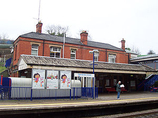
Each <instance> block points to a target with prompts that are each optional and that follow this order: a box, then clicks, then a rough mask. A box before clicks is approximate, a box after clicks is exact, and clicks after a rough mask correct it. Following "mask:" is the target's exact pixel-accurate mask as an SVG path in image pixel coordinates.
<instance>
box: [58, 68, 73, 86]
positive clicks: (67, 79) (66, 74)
mask: <svg viewBox="0 0 158 118" xmlns="http://www.w3.org/2000/svg"><path fill="white" fill-rule="evenodd" d="M60 89H71V71H60Z"/></svg>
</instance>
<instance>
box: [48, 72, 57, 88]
mask: <svg viewBox="0 0 158 118" xmlns="http://www.w3.org/2000/svg"><path fill="white" fill-rule="evenodd" d="M58 80H59V71H54V70H47V89H58Z"/></svg>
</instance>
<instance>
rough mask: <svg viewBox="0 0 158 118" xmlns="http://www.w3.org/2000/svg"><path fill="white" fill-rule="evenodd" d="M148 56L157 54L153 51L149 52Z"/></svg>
mask: <svg viewBox="0 0 158 118" xmlns="http://www.w3.org/2000/svg"><path fill="white" fill-rule="evenodd" d="M147 54H149V55H151V54H155V52H154V51H153V50H149V52H148V53H147Z"/></svg>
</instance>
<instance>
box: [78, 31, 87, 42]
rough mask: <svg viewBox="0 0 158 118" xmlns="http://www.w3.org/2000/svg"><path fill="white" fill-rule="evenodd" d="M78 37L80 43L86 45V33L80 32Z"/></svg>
mask: <svg viewBox="0 0 158 118" xmlns="http://www.w3.org/2000/svg"><path fill="white" fill-rule="evenodd" d="M80 36H81V42H82V43H83V44H84V45H87V38H88V33H87V32H86V31H82V33H81V34H80Z"/></svg>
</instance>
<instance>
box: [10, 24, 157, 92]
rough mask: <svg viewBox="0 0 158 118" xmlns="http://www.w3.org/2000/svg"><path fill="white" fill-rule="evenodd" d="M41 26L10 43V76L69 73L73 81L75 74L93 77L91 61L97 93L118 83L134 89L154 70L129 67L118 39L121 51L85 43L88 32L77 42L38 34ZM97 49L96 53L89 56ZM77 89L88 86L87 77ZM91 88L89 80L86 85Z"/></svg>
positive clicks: (123, 47)
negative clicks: (12, 49)
mask: <svg viewBox="0 0 158 118" xmlns="http://www.w3.org/2000/svg"><path fill="white" fill-rule="evenodd" d="M42 25H43V24H42V23H41V22H39V23H38V24H37V25H36V32H29V33H26V34H23V35H20V36H19V37H18V38H17V39H16V40H15V41H14V56H13V66H12V73H11V76H12V77H27V78H31V77H32V72H33V70H34V69H41V70H44V71H45V72H47V71H48V70H54V71H70V72H71V80H76V79H78V78H76V76H75V73H82V74H93V66H92V63H93V59H94V62H95V66H94V74H95V78H96V79H95V86H96V87H98V90H99V92H106V88H111V87H115V86H116V84H117V82H118V81H119V80H120V81H122V83H123V84H124V85H125V89H126V90H128V91H135V90H137V85H138V84H139V83H140V82H141V81H143V80H144V79H145V77H146V76H148V75H150V74H153V73H156V70H155V69H153V68H151V67H148V66H144V65H140V64H129V63H130V58H131V53H127V52H126V51H125V40H124V39H122V40H121V48H118V47H115V46H113V45H110V44H108V43H101V42H95V41H90V40H88V33H87V32H86V31H83V32H81V34H80V39H77V38H70V37H65V38H64V37H60V36H54V35H50V34H44V33H42ZM92 50H98V52H99V54H98V55H94V58H93V54H91V53H89V52H90V51H92ZM80 80H81V83H82V84H81V86H82V87H87V86H88V78H84V77H83V78H82V79H80ZM89 83H90V84H91V86H92V80H90V82H89Z"/></svg>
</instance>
